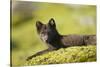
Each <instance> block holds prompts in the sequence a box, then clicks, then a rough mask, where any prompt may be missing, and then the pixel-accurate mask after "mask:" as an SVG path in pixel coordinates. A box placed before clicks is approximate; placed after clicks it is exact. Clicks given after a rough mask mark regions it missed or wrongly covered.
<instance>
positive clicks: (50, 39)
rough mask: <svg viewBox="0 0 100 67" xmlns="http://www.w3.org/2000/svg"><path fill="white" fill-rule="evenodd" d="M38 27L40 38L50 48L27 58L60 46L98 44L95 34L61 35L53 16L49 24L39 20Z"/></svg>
mask: <svg viewBox="0 0 100 67" xmlns="http://www.w3.org/2000/svg"><path fill="white" fill-rule="evenodd" d="M36 28H37V33H38V34H39V36H40V39H41V40H42V41H43V42H45V43H46V44H47V46H48V49H46V50H43V51H40V52H38V53H36V54H34V55H32V56H30V57H28V58H27V60H29V59H31V58H32V57H35V56H37V55H41V54H43V53H46V52H48V51H52V50H57V49H59V48H66V47H71V46H84V45H96V36H95V35H60V34H59V32H58V31H57V29H56V24H55V20H54V19H53V18H51V19H50V20H49V22H48V24H43V23H42V22H41V21H37V22H36Z"/></svg>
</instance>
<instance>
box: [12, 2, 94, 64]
mask: <svg viewBox="0 0 100 67" xmlns="http://www.w3.org/2000/svg"><path fill="white" fill-rule="evenodd" d="M11 8H12V21H11V40H10V41H11V52H12V65H24V63H25V62H26V58H27V57H28V56H31V55H32V54H34V53H36V52H38V51H41V50H44V49H46V48H47V46H46V44H45V43H43V42H42V41H41V40H40V38H39V36H38V34H37V31H36V26H35V24H36V21H38V20H39V21H41V22H43V23H48V21H49V19H50V18H54V19H55V21H56V26H57V30H58V31H59V33H60V34H62V35H67V34H81V35H82V34H96V6H94V5H77V4H57V3H43V2H28V1H13V2H12V7H11Z"/></svg>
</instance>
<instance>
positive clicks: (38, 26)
mask: <svg viewBox="0 0 100 67" xmlns="http://www.w3.org/2000/svg"><path fill="white" fill-rule="evenodd" d="M42 25H43V23H41V22H40V21H36V27H37V30H40V29H41V27H42Z"/></svg>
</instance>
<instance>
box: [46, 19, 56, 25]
mask: <svg viewBox="0 0 100 67" xmlns="http://www.w3.org/2000/svg"><path fill="white" fill-rule="evenodd" d="M48 24H49V25H50V26H52V27H56V24H55V20H54V19H53V18H51V19H50V20H49V23H48Z"/></svg>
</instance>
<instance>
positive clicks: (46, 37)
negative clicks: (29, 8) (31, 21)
mask: <svg viewBox="0 0 100 67" xmlns="http://www.w3.org/2000/svg"><path fill="white" fill-rule="evenodd" d="M36 28H37V33H38V34H39V36H40V38H41V39H42V40H43V41H44V42H47V43H50V42H51V41H52V40H53V39H54V38H55V36H56V35H57V34H58V32H57V30H56V24H55V20H54V19H53V18H51V19H50V20H49V21H48V23H47V24H43V23H42V22H41V21H37V22H36Z"/></svg>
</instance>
